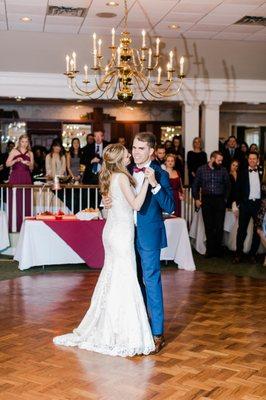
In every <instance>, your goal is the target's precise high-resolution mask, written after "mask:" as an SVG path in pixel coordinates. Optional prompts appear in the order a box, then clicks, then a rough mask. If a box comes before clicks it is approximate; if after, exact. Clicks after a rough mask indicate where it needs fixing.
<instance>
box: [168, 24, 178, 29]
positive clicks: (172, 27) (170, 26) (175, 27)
mask: <svg viewBox="0 0 266 400" xmlns="http://www.w3.org/2000/svg"><path fill="white" fill-rule="evenodd" d="M168 28H169V29H179V26H178V25H176V24H171V25H168Z"/></svg>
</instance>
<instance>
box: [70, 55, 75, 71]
mask: <svg viewBox="0 0 266 400" xmlns="http://www.w3.org/2000/svg"><path fill="white" fill-rule="evenodd" d="M70 71H71V72H74V71H75V64H74V60H73V58H71V60H70Z"/></svg>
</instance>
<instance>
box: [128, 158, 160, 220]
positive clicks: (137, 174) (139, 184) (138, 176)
mask: <svg viewBox="0 0 266 400" xmlns="http://www.w3.org/2000/svg"><path fill="white" fill-rule="evenodd" d="M150 164H151V161H149V162H148V163H147V164H145V165H144V168H148V167H149V166H150ZM133 178H134V179H135V181H136V187H135V190H134V191H135V194H136V195H138V194H139V193H140V191H141V188H142V185H143V182H144V179H145V174H144V172H142V171H141V172H133ZM160 189H161V185H160V184H158V185H157V186H156V187H155V188H154V189H152V190H151V192H152V193H153V194H156V193H158V192H159V190H160ZM134 221H135V225H137V211H136V210H134Z"/></svg>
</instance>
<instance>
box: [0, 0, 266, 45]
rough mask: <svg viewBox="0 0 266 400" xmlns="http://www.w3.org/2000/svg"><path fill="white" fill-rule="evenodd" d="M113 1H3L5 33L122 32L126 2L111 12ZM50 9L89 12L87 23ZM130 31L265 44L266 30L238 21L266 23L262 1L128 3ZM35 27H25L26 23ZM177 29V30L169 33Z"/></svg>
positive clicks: (146, 0) (1, 13)
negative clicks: (255, 19) (51, 13)
mask: <svg viewBox="0 0 266 400" xmlns="http://www.w3.org/2000/svg"><path fill="white" fill-rule="evenodd" d="M107 1H108V0H0V31H1V30H2V31H31V32H49V33H68V34H69V33H71V34H87V33H88V34H91V33H93V32H94V31H96V32H97V34H98V35H106V34H109V33H110V30H111V28H112V27H115V28H117V29H118V30H120V28H121V29H122V27H123V1H121V0H116V1H117V2H118V3H119V6H118V7H108V6H107V5H106V3H107ZM49 5H54V6H65V7H86V8H88V12H87V14H86V15H85V17H83V18H80V17H63V16H60V17H58V16H47V15H46V13H47V9H48V6H49ZM128 6H129V10H130V11H129V18H128V26H129V28H130V32H131V33H132V34H133V35H135V34H136V35H139V34H140V33H141V30H142V29H143V28H144V29H146V30H147V31H149V34H150V35H151V36H157V35H158V36H161V37H167V38H173V39H174V38H178V37H180V36H184V37H185V38H188V39H218V40H241V41H266V27H265V26H259V25H252V26H246V25H245V26H239V25H234V23H235V22H236V21H238V20H239V19H240V18H242V17H244V16H245V15H250V16H262V17H266V2H265V1H262V0H223V1H222V0H179V1H177V0H155V1H153V0H128ZM100 12H112V13H115V14H116V16H115V17H114V18H104V19H103V18H99V17H97V16H96V14H97V13H100ZM25 16H27V17H30V18H31V21H30V22H28V23H23V22H22V21H21V18H22V17H25ZM171 24H176V25H178V26H179V29H178V30H171V29H169V25H171Z"/></svg>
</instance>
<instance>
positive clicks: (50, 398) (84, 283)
mask: <svg viewBox="0 0 266 400" xmlns="http://www.w3.org/2000/svg"><path fill="white" fill-rule="evenodd" d="M97 277H98V272H96V271H92V272H89V273H88V272H87V271H86V272H85V271H80V272H76V273H68V272H61V273H58V272H57V273H49V274H42V275H33V276H24V277H22V278H18V279H13V280H9V281H2V282H0V293H1V302H0V310H1V312H0V400H20V399H21V400H83V399H84V400H85V399H86V400H88V399H101V400H113V399H115V400H120V399H121V400H139V399H141V400H149V399H153V400H163V399H169V400H192V399H193V400H194V399H199V400H203V399H209V400H211V399H221V400H225V399H230V400H233V399H241V400H255V399H256V400H258V399H263V398H265V396H266V394H265V387H266V386H265V383H266V380H265V379H264V378H263V372H264V373H265V364H263V328H264V326H265V322H264V321H265V315H263V313H264V308H265V307H264V304H265V303H264V301H265V294H266V293H265V292H266V288H265V284H264V282H263V281H259V280H254V279H251V278H240V277H234V276H230V275H214V274H205V273H203V272H199V271H197V272H185V271H178V270H174V269H169V270H166V271H164V272H163V285H164V299H165V311H166V338H167V346H166V347H165V349H164V350H163V351H162V352H161V353H160V354H159V355H157V356H148V357H135V358H132V359H130V358H128V359H122V358H116V357H108V356H103V355H100V354H96V353H91V352H87V351H85V350H79V349H75V348H61V347H60V348H59V347H56V346H54V345H53V343H52V338H53V336H55V335H58V334H61V333H64V332H68V331H70V330H71V329H72V328H74V327H75V326H76V325H77V323H78V322H79V321H80V319H81V318H82V316H83V315H84V312H85V311H86V309H87V307H88V305H89V300H90V297H91V294H92V291H93V288H94V286H95V283H96V280H97Z"/></svg>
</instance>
